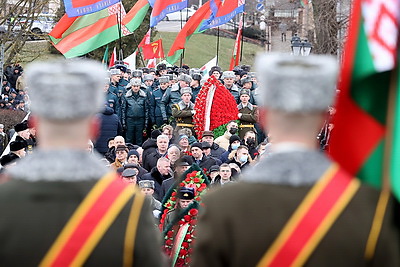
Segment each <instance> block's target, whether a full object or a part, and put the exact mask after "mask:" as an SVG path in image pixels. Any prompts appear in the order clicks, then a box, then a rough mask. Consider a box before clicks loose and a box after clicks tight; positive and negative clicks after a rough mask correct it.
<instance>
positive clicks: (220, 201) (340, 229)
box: [191, 54, 400, 267]
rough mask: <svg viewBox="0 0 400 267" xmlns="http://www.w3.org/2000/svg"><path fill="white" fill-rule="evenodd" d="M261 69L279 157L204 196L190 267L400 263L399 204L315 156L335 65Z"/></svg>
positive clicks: (283, 63) (287, 60) (305, 61)
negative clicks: (384, 200)
mask: <svg viewBox="0 0 400 267" xmlns="http://www.w3.org/2000/svg"><path fill="white" fill-rule="evenodd" d="M257 66H258V73H259V74H260V76H259V77H260V84H259V86H260V88H261V91H260V94H261V100H262V101H263V104H262V105H264V107H265V108H266V117H265V123H266V125H268V129H269V130H270V134H271V136H272V139H273V142H274V143H273V146H272V151H271V154H270V155H269V156H268V157H266V158H264V159H262V160H261V161H260V162H259V163H258V164H257V165H255V166H254V167H253V168H252V169H251V168H250V169H249V170H247V171H245V172H244V173H243V174H242V176H243V177H242V179H241V182H239V183H237V184H233V185H231V186H226V187H223V188H222V189H221V190H219V191H215V192H210V193H209V194H208V195H207V196H206V197H205V198H204V204H205V208H204V210H203V211H204V212H203V216H202V217H201V218H200V219H199V224H198V228H197V229H198V235H197V239H196V242H197V244H196V245H197V247H196V250H195V254H196V253H197V254H196V255H195V258H194V262H193V265H191V266H194V267H201V266H207V267H209V266H212V267H216V266H224V267H228V266H308V267H313V266H352V267H353V266H400V262H399V259H400V254H399V251H400V248H399V229H398V221H396V220H397V219H398V217H396V218H395V216H394V215H398V209H395V206H394V205H393V204H395V203H394V201H393V199H392V198H389V202H388V203H389V206H388V207H387V208H386V209H383V210H382V209H381V206H380V205H381V204H379V206H378V201H379V202H380V191H379V190H377V189H375V188H372V187H369V186H366V185H361V184H360V181H359V180H358V179H356V178H354V177H351V176H350V175H348V173H347V172H346V171H345V170H343V169H342V168H341V167H340V166H338V164H337V163H335V162H332V161H331V160H330V159H329V158H328V157H327V156H325V155H324V154H323V153H321V152H320V151H319V149H318V142H317V139H316V136H317V134H318V132H319V130H320V128H321V125H322V123H323V122H324V119H325V114H326V110H327V109H328V107H329V106H330V105H331V104H332V103H333V99H334V95H335V86H336V77H337V62H336V59H335V58H334V57H330V56H322V55H318V56H316V55H315V56H309V57H294V56H290V55H285V54H266V55H262V56H260V57H259V58H258V62H257ZM305 70H307V71H305ZM343 153H346V152H345V151H344V152H343ZM376 209H378V210H379V213H380V212H382V215H383V216H382V217H383V218H382V221H381V220H380V219H379V220H378V221H375V220H376V219H377V218H376V217H375V211H376ZM395 212H396V213H397V214H394V213H395ZM374 222H378V223H379V224H380V222H382V224H381V227H378V228H376V227H375V226H376V224H374ZM371 235H372V236H374V238H370V237H371Z"/></svg>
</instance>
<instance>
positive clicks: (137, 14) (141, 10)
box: [122, 0, 150, 32]
mask: <svg viewBox="0 0 400 267" xmlns="http://www.w3.org/2000/svg"><path fill="white" fill-rule="evenodd" d="M149 7H150V4H149V2H148V1H147V0H138V1H137V2H136V4H135V5H134V6H133V7H132V8H131V10H130V11H129V12H128V14H126V16H125V17H124V18H123V19H122V24H123V25H125V27H126V28H127V29H128V30H129V31H131V32H134V31H135V30H136V29H137V28H138V27H139V26H140V25H141V24H142V22H143V19H144V17H145V16H146V14H147V11H148V10H149Z"/></svg>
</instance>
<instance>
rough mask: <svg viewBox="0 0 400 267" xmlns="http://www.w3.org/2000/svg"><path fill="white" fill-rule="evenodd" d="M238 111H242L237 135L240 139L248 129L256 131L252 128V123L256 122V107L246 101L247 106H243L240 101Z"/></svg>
mask: <svg viewBox="0 0 400 267" xmlns="http://www.w3.org/2000/svg"><path fill="white" fill-rule="evenodd" d="M238 110H239V113H242V116H241V117H240V118H239V121H240V125H239V137H240V139H243V138H244V135H245V134H246V132H248V131H254V132H255V131H256V130H255V128H254V124H255V123H256V122H257V119H258V116H257V112H258V111H257V107H256V106H253V105H252V104H250V103H248V104H247V106H245V107H243V105H242V103H240V104H239V105H238Z"/></svg>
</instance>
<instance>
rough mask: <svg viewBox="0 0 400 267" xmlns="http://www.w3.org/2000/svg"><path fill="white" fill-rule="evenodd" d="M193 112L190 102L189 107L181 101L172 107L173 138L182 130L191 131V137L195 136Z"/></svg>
mask: <svg viewBox="0 0 400 267" xmlns="http://www.w3.org/2000/svg"><path fill="white" fill-rule="evenodd" d="M193 111H194V104H193V103H192V102H190V103H189V105H185V103H183V101H180V102H179V103H177V104H174V105H172V116H173V117H174V118H175V121H176V127H175V136H178V132H179V130H180V129H182V128H189V129H190V130H192V135H193V136H196V133H195V131H194V124H193Z"/></svg>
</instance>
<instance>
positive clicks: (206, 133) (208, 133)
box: [202, 131, 214, 137]
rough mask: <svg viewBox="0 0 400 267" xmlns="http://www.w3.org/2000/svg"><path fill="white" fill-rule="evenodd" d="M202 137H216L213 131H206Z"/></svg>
mask: <svg viewBox="0 0 400 267" xmlns="http://www.w3.org/2000/svg"><path fill="white" fill-rule="evenodd" d="M202 136H203V137H204V136H211V137H214V133H213V131H204V132H203V135H202Z"/></svg>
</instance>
